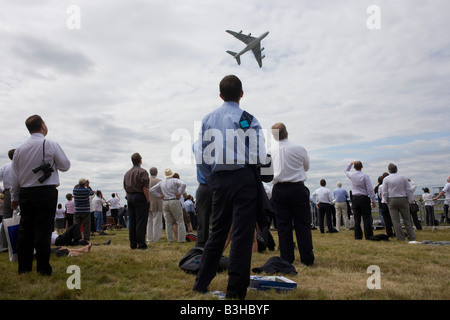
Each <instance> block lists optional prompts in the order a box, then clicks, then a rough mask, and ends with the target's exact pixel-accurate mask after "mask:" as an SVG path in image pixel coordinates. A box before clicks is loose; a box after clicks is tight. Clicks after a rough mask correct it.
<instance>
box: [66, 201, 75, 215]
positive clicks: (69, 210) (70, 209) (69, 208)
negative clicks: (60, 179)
mask: <svg viewBox="0 0 450 320" xmlns="http://www.w3.org/2000/svg"><path fill="white" fill-rule="evenodd" d="M66 210H67V214H74V213H75V202H74V201H73V200H67V202H66Z"/></svg>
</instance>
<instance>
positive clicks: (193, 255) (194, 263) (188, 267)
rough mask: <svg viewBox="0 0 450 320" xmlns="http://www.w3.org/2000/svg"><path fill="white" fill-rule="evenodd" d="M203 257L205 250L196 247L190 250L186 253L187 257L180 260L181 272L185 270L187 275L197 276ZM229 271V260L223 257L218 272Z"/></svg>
mask: <svg viewBox="0 0 450 320" xmlns="http://www.w3.org/2000/svg"><path fill="white" fill-rule="evenodd" d="M202 255H203V248H201V247H194V248H192V249H191V250H189V252H188V253H186V255H185V256H184V257H183V258H181V259H180V262H179V263H178V266H179V267H180V269H181V270H184V271H185V272H187V273H194V274H196V273H197V272H198V268H199V266H200V261H201V259H202ZM227 269H228V258H227V257H221V258H220V261H219V265H218V267H217V272H222V271H224V270H227Z"/></svg>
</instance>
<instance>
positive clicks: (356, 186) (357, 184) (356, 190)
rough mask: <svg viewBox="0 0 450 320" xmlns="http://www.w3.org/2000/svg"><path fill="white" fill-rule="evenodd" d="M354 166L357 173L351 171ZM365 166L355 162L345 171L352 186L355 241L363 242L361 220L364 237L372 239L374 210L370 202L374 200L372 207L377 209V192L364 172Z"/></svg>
mask: <svg viewBox="0 0 450 320" xmlns="http://www.w3.org/2000/svg"><path fill="white" fill-rule="evenodd" d="M352 166H353V167H354V168H355V171H354V172H352V171H350V170H351V168H352ZM362 168H363V165H362V163H361V161H353V162H352V163H350V164H349V165H348V166H347V169H345V174H346V175H347V177H348V178H349V180H350V183H351V185H352V197H351V200H352V210H353V214H354V217H355V239H356V240H361V239H362V238H363V233H362V230H361V218H362V220H363V223H364V236H365V238H366V239H370V238H371V237H372V236H373V230H372V209H371V208H370V202H371V200H372V207H375V205H376V204H375V192H374V191H373V187H372V183H371V182H370V178H369V176H368V175H367V174H365V173H363V172H362Z"/></svg>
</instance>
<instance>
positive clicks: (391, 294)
mask: <svg viewBox="0 0 450 320" xmlns="http://www.w3.org/2000/svg"><path fill="white" fill-rule="evenodd" d="M110 233H113V234H114V235H110V236H96V237H93V238H92V242H93V243H103V242H105V241H106V240H108V239H109V238H111V239H112V243H111V245H109V246H94V247H93V248H92V251H91V252H90V253H88V254H85V255H83V256H79V257H64V258H58V257H56V256H54V255H52V257H51V264H52V266H53V271H54V274H53V275H52V276H51V277H42V276H40V275H38V274H36V273H35V272H32V273H29V274H24V275H18V274H17V264H16V263H11V262H9V260H8V254H7V253H1V254H0V274H1V275H2V276H1V277H0V288H1V292H0V300H8V299H10V300H21V299H22V300H211V299H214V298H213V297H212V296H210V295H201V294H196V293H194V292H193V291H192V285H193V283H194V278H195V276H194V275H191V274H186V273H184V272H183V271H181V270H180V269H179V268H178V261H179V259H180V258H181V257H182V256H183V255H184V254H185V253H186V252H188V251H189V249H190V248H191V247H193V246H194V244H193V243H181V244H180V243H167V242H166V241H165V238H164V239H163V240H162V241H161V242H158V243H154V244H151V245H150V247H149V249H147V250H145V251H141V250H130V249H129V247H128V238H127V230H126V229H124V230H118V231H111V232H110ZM375 233H382V231H376V232H375ZM273 235H274V238H275V241H276V242H277V237H276V232H273ZM417 240H418V241H422V240H446V241H448V240H450V229H439V230H437V231H434V232H432V231H431V229H428V228H425V229H424V230H422V231H417ZM313 243H314V251H315V256H316V264H315V265H314V266H312V267H305V266H303V265H302V264H301V263H300V262H299V256H298V252H296V261H295V262H294V266H295V268H296V269H297V272H298V274H297V275H296V276H288V278H290V279H292V280H294V281H296V282H297V284H298V287H297V289H296V290H294V291H291V292H286V293H277V292H275V291H253V290H249V292H248V295H247V299H248V300H302V299H307V300H449V299H450V285H449V284H450V283H449V282H450V280H449V279H450V246H440V247H432V246H427V245H422V244H415V245H413V244H408V243H407V242H399V241H397V240H391V241H389V242H373V241H366V240H360V241H356V240H354V238H353V232H352V231H341V232H340V233H339V234H320V233H319V231H318V230H314V231H313ZM227 253H228V252H225V255H227ZM278 254H279V252H278V251H274V252H270V251H266V252H264V253H256V254H254V255H253V259H252V267H260V266H262V265H263V264H264V263H265V262H266V261H267V260H268V259H269V258H270V257H272V256H275V255H278ZM70 265H77V266H79V267H80V270H81V289H80V290H77V289H73V290H70V289H68V288H67V285H66V281H67V279H68V277H69V276H70V275H71V274H69V273H67V272H66V271H67V267H68V266H70ZM370 265H377V266H379V267H380V270H381V289H379V290H378V289H373V290H371V289H368V288H367V285H366V281H367V279H368V277H369V276H370V274H368V273H367V268H368V267H369V266H370ZM226 285H227V275H226V273H221V274H218V275H217V276H216V278H215V279H214V280H213V282H212V283H211V286H210V290H211V291H215V290H220V291H225V290H226Z"/></svg>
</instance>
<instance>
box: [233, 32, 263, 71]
mask: <svg viewBox="0 0 450 320" xmlns="http://www.w3.org/2000/svg"><path fill="white" fill-rule="evenodd" d="M226 32H228V33H229V34H231V35H233V36H234V37H236V38H237V39H239V40H241V41H242V42H244V43H245V44H246V45H247V46H246V47H245V48H244V49H242V51H241V52H239V53H236V52H233V51H227V52H228V53H229V54H231V55H232V56H233V57H234V58H235V59H236V61H237V63H238V64H239V65H240V64H241V55H243V54H244V53H246V52H247V51H250V50H252V51H253V54H254V55H255V58H256V61H258V64H259V67H260V68H261V67H262V59H264V57H265V56H261V52H262V51H263V50H264V48H262V49H261V40H262V39H264V38H265V37H266V36H267V35H268V34H269V31H267V32H266V33H263V34H262V35H260V36H259V37H258V38H255V37H252V36H251V33H249V34H248V35H245V34H243V33H242V30H241V31H240V32H234V31H231V30H226Z"/></svg>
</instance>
